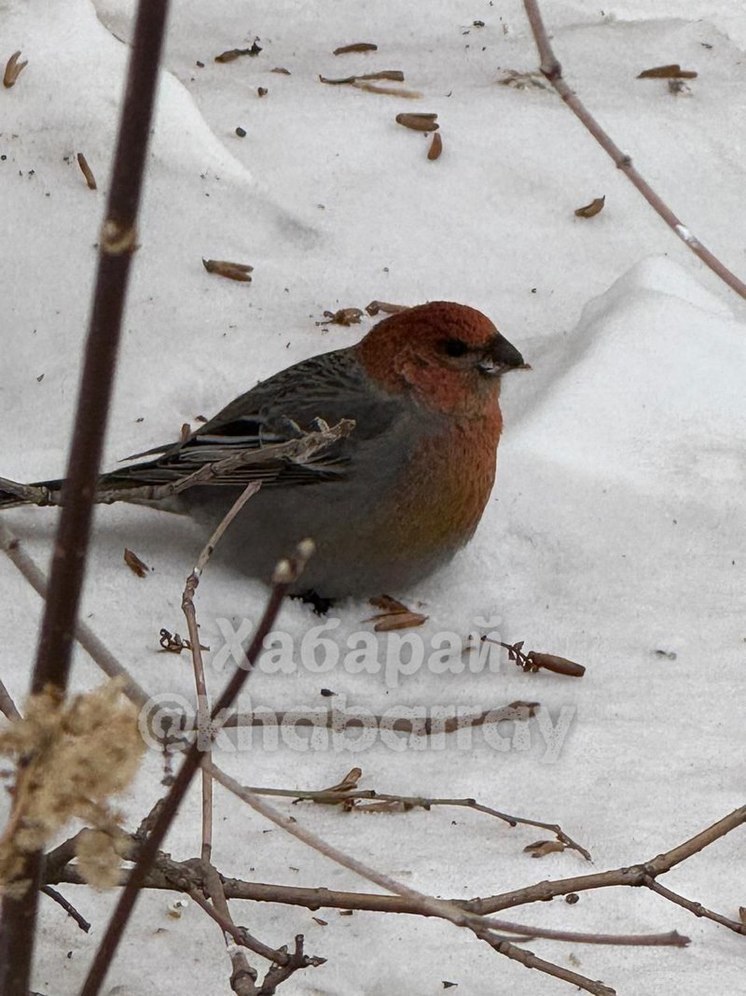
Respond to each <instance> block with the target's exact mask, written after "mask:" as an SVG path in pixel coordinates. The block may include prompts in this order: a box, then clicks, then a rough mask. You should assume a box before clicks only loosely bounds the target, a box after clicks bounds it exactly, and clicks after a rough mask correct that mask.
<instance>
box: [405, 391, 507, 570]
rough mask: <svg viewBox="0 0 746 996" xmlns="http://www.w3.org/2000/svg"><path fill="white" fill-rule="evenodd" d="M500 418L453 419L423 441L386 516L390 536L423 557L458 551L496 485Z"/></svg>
mask: <svg viewBox="0 0 746 996" xmlns="http://www.w3.org/2000/svg"><path fill="white" fill-rule="evenodd" d="M501 428H502V419H501V416H500V411H499V409H497V410H496V411H495V412H494V413H491V415H490V417H487V418H482V419H468V420H467V419H464V420H458V421H457V420H453V423H452V425H451V426H450V427H449V430H448V431H447V432H446V433H444V434H438V435H433V436H428V437H425V438H424V439H422V440H421V441H420V442H419V443H418V445H417V446H416V447H415V449H414V450H413V453H412V456H411V459H410V460H409V461H408V462H407V464H406V465H405V466H404V467H403V469H402V475H401V480H400V481H399V486H398V487H397V489H396V492H397V500H396V503H395V507H394V508H393V509H392V510H391V514H390V517H389V529H390V535H391V538H392V539H393V540H394V541H395V542H399V543H401V544H402V546H403V547H406V548H408V549H409V550H413V549H416V550H418V551H421V552H423V553H425V552H427V551H432V550H437V549H438V548H440V547H454V548H457V547H459V546H461V545H462V544H463V543H465V542H466V541H467V540H468V539H469V537H470V536H471V534H472V533H473V532H474V530H475V529H476V527H477V525H478V523H479V520H480V518H481V517H482V512H483V511H484V507H485V505H486V503H487V500H488V499H489V496H490V492H491V490H492V485H493V484H494V481H495V466H496V450H497V444H498V442H499V439H500V430H501Z"/></svg>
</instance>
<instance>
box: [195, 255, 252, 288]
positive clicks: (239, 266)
mask: <svg viewBox="0 0 746 996" xmlns="http://www.w3.org/2000/svg"><path fill="white" fill-rule="evenodd" d="M202 265H203V266H204V268H205V269H206V270H207V272H208V273H217V274H218V276H221V277H227V278H228V279H229V280H239V281H242V282H243V283H249V284H250V283H251V272H252V270H253V269H254V267H253V266H249V264H248V263H229V262H228V260H225V259H204V258H203V260H202Z"/></svg>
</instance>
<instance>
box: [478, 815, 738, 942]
mask: <svg viewBox="0 0 746 996" xmlns="http://www.w3.org/2000/svg"><path fill="white" fill-rule="evenodd" d="M744 823H746V806H741V807H740V809H736V810H734V811H733V812H732V813H729V814H728V815H727V816H724V817H723V819H721V820H718V822H717V823H713V824H712V826H710V827H707V829H705V830H702V831H701V832H700V833H698V834H695V836H694V837H692V838H690V839H689V840H687V841H684V843H683V844H678V845H677V846H676V847H674V848H672V849H671V850H670V851H665V852H664V853H663V854H658V855H656V857H654V858H652V859H650V860H649V861H645V862H642V863H640V864H635V865H625V866H623V867H622V868H616V869H613V870H612V871H606V872H598V873H597V874H595V875H578V876H576V877H574V878H563V879H558V880H556V881H554V882H539V883H538V884H537V885H532V886H529V887H528V888H525V889H515V890H513V891H512V892H504V893H501V894H500V895H497V896H487V897H485V898H483V899H473V900H471V901H470V902H469V903H468V906H469V908H470V909H473V910H474V912H475V913H482V914H487V913H496V912H498V911H499V910H505V909H510V908H511V907H513V906H523V905H524V904H526V903H537V902H546V901H547V900H548V899H554V897H555V896H566V895H567V894H568V893H569V892H585V891H588V890H590V889H605V888H608V887H609V886H615V885H629V886H641V885H642V886H647V887H648V888H650V885H649V881H648V880H653V879H655V878H657V876H658V875H664V874H665V873H666V872H668V871H670V870H671V869H672V868H673V867H675V866H676V865H678V864H681V862H682V861H685V860H686V859H687V858H690V857H692V855H694V854H697V853H698V852H699V851H701V850H703V849H704V848H705V847H709V845H710V844H713V843H714V842H715V841H716V840H719V839H720V838H721V837H724V836H725V835H726V834H728V833H731V831H733V830H735V829H736V828H737V827H739V826H742V825H743V824H744ZM662 894H663V893H661V895H662ZM667 898H669V897H667ZM740 932H741V933H746V928H742V930H741V931H740Z"/></svg>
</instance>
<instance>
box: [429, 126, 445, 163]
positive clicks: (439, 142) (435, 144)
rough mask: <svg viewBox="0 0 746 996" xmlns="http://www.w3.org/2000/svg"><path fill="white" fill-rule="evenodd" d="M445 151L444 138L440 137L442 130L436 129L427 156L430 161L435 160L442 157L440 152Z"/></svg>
mask: <svg viewBox="0 0 746 996" xmlns="http://www.w3.org/2000/svg"><path fill="white" fill-rule="evenodd" d="M442 151H443V139H442V138H441V137H440V132H439V131H436V132H435V134H434V135H433V140H432V142H431V143H430V148H429V149H428V150H427V158H428V159H429V160H430V162H434V161H435V160H436V159H440V154H441V152H442Z"/></svg>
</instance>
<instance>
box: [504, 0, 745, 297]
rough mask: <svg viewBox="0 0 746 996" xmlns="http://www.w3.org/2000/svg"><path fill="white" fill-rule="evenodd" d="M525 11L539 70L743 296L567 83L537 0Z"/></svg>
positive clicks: (656, 206)
mask: <svg viewBox="0 0 746 996" xmlns="http://www.w3.org/2000/svg"><path fill="white" fill-rule="evenodd" d="M523 2H524V6H525V8H526V15H527V17H528V20H529V23H530V25H531V30H532V31H533V34H534V38H535V40H536V47H537V48H538V50H539V57H540V59H541V71H542V73H543V74H544V76H545V77H546V78H547V79H548V80H549V82H550V83H551V84H552V86H553V87H554V89H555V90H556V91H557V93H558V94H559V95H560V97H561V98H562V99H563V100H564V102H565V103H566V104H567V106H568V107H569V108H570V110H571V111H572V112H573V113H574V114H575V116H576V117H577V118H578V119H579V120H580V121H581V122H582V123H583V124H584V125H585V127H586V128H587V129H588V131H589V132H590V133H591V135H593V137H594V138H595V139H596V141H597V142H598V144H599V145H600V146H601V148H602V149H603V150H604V151H605V152H606V153H608V155H609V156H610V157H611V159H612V160H613V161H614V163H615V165H616V166H617V167H618V169H620V170H621V171H622V172H623V173H624V174H625V176H626V177H627V179H628V180H629V181H630V182H631V183H633V184H634V186H635V187H637V189H638V190H639V191H640V193H641V194H642V196H643V197H644V198H645V200H646V201H647V202H648V204H650V206H651V207H652V208H653V210H654V211H656V212H657V213H658V215H659V216H660V217H661V218H662V219H663V220H664V221H665V222H666V224H667V225H668V226H669V227H670V228H672V229H673V231H674V232H675V233H676V235H678V237H679V238H680V239H681V240H682V241H683V242H684V243H686V245H687V246H688V247H689V248H690V249H691V250H692V252H693V253H695V254H696V255H697V256H699V258H700V259H701V260H702V262H703V263H704V264H705V265H706V266H708V267H709V268H710V269H711V270H712V271H713V273H715V274H717V276H718V277H720V279H721V280H723V281H724V282H725V283H726V284H727V285H728V286H729V287H730V288H731V289H732V290H734V291H735V292H736V294H740V296H741V297H746V284H745V283H744V282H743V281H742V280H740V279H739V278H738V277H737V276H736V275H735V273H732V272H731V271H730V270H729V269H728V268H727V267H726V266H725V265H724V264H723V263H722V262H721V261H720V260H719V259H718V258H717V256H715V255H713V253H712V252H710V250H709V249H707V248H706V246H704V245H703V244H702V243H701V242H700V240H699V239H698V238H696V236H695V235H693V234H692V232H691V231H690V230H689V228H688V227H687V226H686V225H684V223H683V222H682V221H681V220H680V219H679V218H678V217H677V216H676V215H675V214H674V213H673V211H672V210H671V208H670V207H669V206H668V205H667V204H666V203H665V201H664V200H663V199H662V198H661V197H660V196H659V195H658V194H657V193H656V192H655V191H654V190H653V188H652V187H651V186H650V184H649V183H648V182H647V181H646V180H644V179H643V177H642V176H640V174H639V173H638V172H637V170H636V169H635V167H634V166H633V165H632V158H631V157H630V156H629V155H628V154H627V153H625V152H622V150H621V149H620V148H619V146H618V145H617V144H616V143H615V142H614V141H613V140H612V139H611V138H610V137H609V135H608V134H607V133H606V132H605V131H604V129H603V128H602V127H601V125H600V124H599V123H598V122H597V121H596V119H595V118H594V117H593V115H592V114H591V113H590V111H589V110H588V109H587V108H586V107H585V105H584V104H583V103H582V101H581V100H580V98H579V97H578V96H577V94H576V93H575V92H574V91H573V90H572V89H571V88H570V87H569V86H568V85H567V82H566V81H565V79H564V77H563V76H562V66H561V65H560V63H559V62H558V60H557V57H556V56H555V54H554V51H553V49H552V46H551V43H550V41H549V37H548V35H547V31H546V28H545V26H544V21H543V19H542V16H541V12H540V10H539V4H538V0H523Z"/></svg>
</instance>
